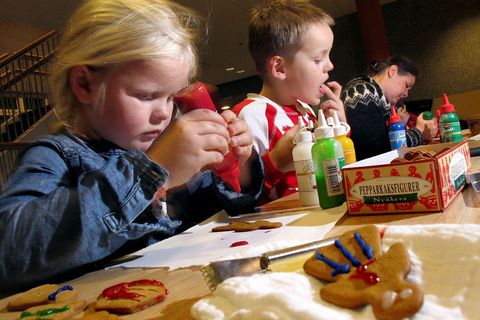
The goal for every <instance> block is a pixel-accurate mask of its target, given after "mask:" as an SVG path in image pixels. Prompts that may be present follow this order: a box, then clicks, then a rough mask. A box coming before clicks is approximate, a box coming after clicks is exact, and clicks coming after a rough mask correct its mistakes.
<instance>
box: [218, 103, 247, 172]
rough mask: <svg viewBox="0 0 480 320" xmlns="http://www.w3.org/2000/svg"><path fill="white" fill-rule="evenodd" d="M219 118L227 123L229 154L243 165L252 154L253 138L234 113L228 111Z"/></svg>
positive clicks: (245, 125) (245, 124)
mask: <svg viewBox="0 0 480 320" xmlns="http://www.w3.org/2000/svg"><path fill="white" fill-rule="evenodd" d="M221 116H222V117H223V119H224V120H225V122H226V123H227V129H228V132H229V133H230V148H231V152H233V154H234V155H235V157H236V158H237V159H238V161H239V162H240V165H243V164H244V163H245V162H246V161H247V160H248V158H250V156H251V154H252V147H253V137H252V133H251V132H250V128H249V127H248V125H247V123H246V122H245V121H243V120H240V119H238V118H237V116H236V115H235V113H233V112H232V111H230V110H226V111H224V112H222V114H221Z"/></svg>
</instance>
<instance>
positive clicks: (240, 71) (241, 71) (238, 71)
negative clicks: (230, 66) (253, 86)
mask: <svg viewBox="0 0 480 320" xmlns="http://www.w3.org/2000/svg"><path fill="white" fill-rule="evenodd" d="M244 72H245V70H243V69H242V70H237V73H244Z"/></svg>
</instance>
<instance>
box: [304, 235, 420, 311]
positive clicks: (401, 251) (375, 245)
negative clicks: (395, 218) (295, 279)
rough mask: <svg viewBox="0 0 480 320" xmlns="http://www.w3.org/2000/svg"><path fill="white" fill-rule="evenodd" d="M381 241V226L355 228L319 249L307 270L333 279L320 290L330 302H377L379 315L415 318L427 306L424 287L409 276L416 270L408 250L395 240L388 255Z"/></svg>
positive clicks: (374, 305)
mask: <svg viewBox="0 0 480 320" xmlns="http://www.w3.org/2000/svg"><path fill="white" fill-rule="evenodd" d="M380 245H381V244H380V235H379V230H378V229H377V228H376V227H375V226H366V227H363V228H360V229H358V230H354V231H350V232H347V233H345V234H344V235H343V236H342V237H340V239H339V240H337V241H335V243H334V244H333V245H330V246H327V247H323V248H320V249H318V250H317V251H316V252H315V253H314V255H313V256H312V257H311V258H310V259H309V260H307V261H306V262H305V265H304V270H305V271H306V272H307V273H308V274H310V275H312V276H314V277H315V278H317V279H320V280H326V281H329V282H331V283H328V284H326V285H325V286H323V287H322V288H321V289H320V296H321V297H322V299H324V300H325V301H328V302H330V303H333V304H335V305H337V306H340V307H345V308H352V309H353V308H359V307H362V306H365V305H367V304H371V305H372V308H373V313H374V315H375V317H376V318H377V319H402V318H405V317H410V316H412V315H413V314H415V313H416V312H417V311H418V310H419V309H420V307H421V306H422V304H423V292H422V291H421V289H420V288H419V287H418V286H417V285H416V284H413V283H409V282H406V280H405V278H406V276H407V274H408V272H409V271H410V260H409V257H408V252H407V249H406V248H405V246H404V245H403V244H402V243H395V244H393V245H392V246H391V247H390V249H389V250H388V252H386V253H384V254H382V252H381V246H380ZM319 263H320V264H321V265H322V267H320V266H319Z"/></svg>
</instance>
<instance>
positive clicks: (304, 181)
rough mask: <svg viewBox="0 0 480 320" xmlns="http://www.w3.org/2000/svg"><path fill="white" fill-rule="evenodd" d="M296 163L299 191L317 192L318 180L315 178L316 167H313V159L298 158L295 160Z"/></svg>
mask: <svg viewBox="0 0 480 320" xmlns="http://www.w3.org/2000/svg"><path fill="white" fill-rule="evenodd" d="M294 165H295V172H296V174H297V181H298V191H299V192H311V191H315V192H317V191H316V188H317V181H316V180H315V169H314V167H313V160H297V161H295V162H294Z"/></svg>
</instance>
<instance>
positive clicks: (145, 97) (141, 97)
mask: <svg viewBox="0 0 480 320" xmlns="http://www.w3.org/2000/svg"><path fill="white" fill-rule="evenodd" d="M137 98H138V99H139V100H142V101H151V100H153V99H154V96H153V95H152V94H146V93H140V94H138V95H137Z"/></svg>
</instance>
